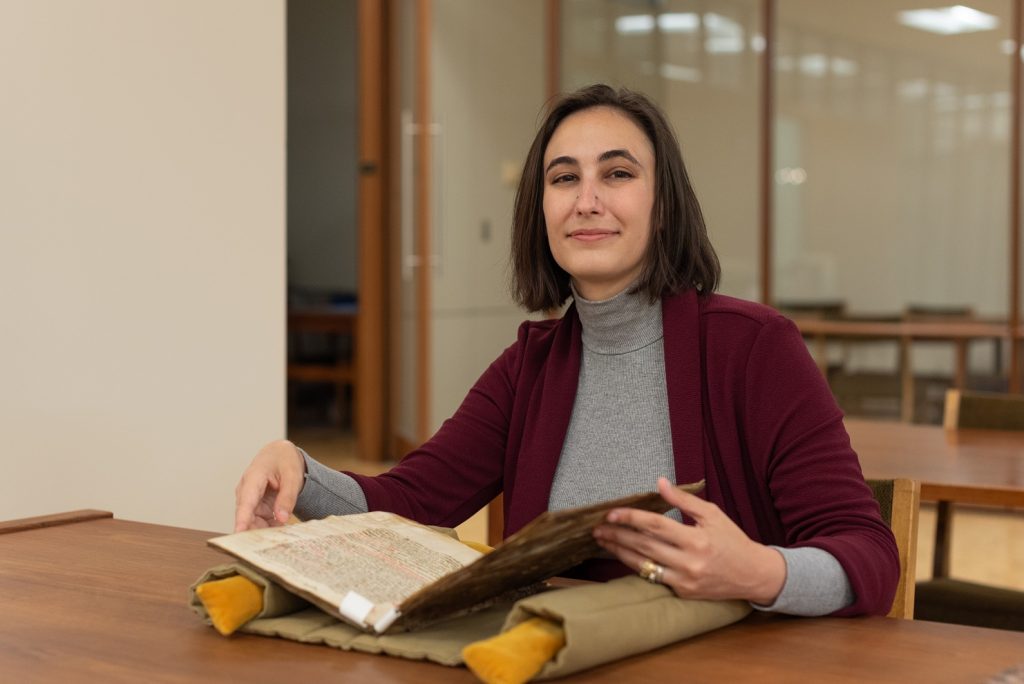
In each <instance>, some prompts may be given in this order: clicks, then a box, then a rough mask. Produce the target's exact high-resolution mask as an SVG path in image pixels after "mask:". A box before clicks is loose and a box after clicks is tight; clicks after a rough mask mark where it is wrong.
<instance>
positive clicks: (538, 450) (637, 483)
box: [236, 85, 899, 615]
mask: <svg viewBox="0 0 1024 684" xmlns="http://www.w3.org/2000/svg"><path fill="white" fill-rule="evenodd" d="M512 263H513V271H514V272H513V295H514V297H515V298H516V300H517V301H518V302H519V303H520V304H522V305H523V306H524V307H525V308H526V309H528V310H530V311H539V310H545V309H552V308H555V307H558V306H560V305H561V304H563V303H564V302H565V301H566V300H567V299H568V298H570V297H571V298H572V299H573V300H574V301H573V304H572V306H570V307H569V308H568V310H567V311H566V313H565V314H564V316H563V317H562V318H561V319H558V320H546V321H541V322H526V323H524V324H523V325H522V326H521V327H520V330H519V337H518V340H517V341H516V343H515V344H513V345H512V346H511V347H509V348H508V349H507V350H505V352H504V353H503V354H502V355H501V356H500V357H499V358H498V359H497V360H496V361H495V362H494V363H492V364H491V366H490V367H489V368H488V369H487V371H485V372H484V374H483V375H482V376H481V377H480V379H479V380H478V381H477V383H476V384H475V385H474V387H473V388H472V389H471V390H470V392H469V395H468V396H467V397H466V399H465V400H464V402H463V403H462V405H461V406H460V408H459V409H458V411H456V413H455V415H454V416H453V417H452V418H450V419H449V420H447V421H445V423H444V424H443V425H442V426H441V428H440V430H438V432H437V434H436V435H434V437H433V438H431V439H430V440H429V441H428V442H427V443H426V444H424V445H423V446H422V447H420V448H419V449H417V450H415V451H413V452H412V453H410V454H409V455H408V456H406V458H405V459H403V460H402V462H401V463H400V464H398V465H397V466H396V467H395V468H393V469H392V470H391V471H389V472H388V473H385V474H383V475H380V476H378V477H366V476H360V475H351V474H343V473H337V472H334V471H331V470H329V469H327V468H325V467H324V466H322V465H320V464H319V463H317V462H316V461H314V460H313V459H311V458H309V457H308V456H307V455H305V454H304V453H302V452H301V451H300V450H298V449H297V448H296V447H294V445H292V444H291V443H289V442H286V441H279V442H274V443H272V444H270V445H267V446H266V447H264V449H263V450H261V451H260V453H259V454H257V456H256V458H255V459H254V460H253V463H252V465H250V467H249V468H248V470H246V472H245V474H244V475H243V476H242V480H241V482H240V483H239V486H238V489H237V490H236V501H237V507H236V529H239V530H241V529H248V528H250V527H257V526H263V525H274V524H281V523H282V522H283V521H285V520H287V518H288V515H289V514H290V513H292V511H293V505H294V512H295V513H296V514H297V515H299V516H300V517H304V518H308V517H321V516H324V515H328V514H339V513H350V512H358V511H365V510H389V511H393V512H395V513H398V514H401V515H404V516H406V517H409V518H412V519H414V520H418V521H420V522H424V523H428V524H435V525H446V526H454V525H456V524H458V523H461V522H462V521H464V520H465V519H466V518H468V517H469V516H470V515H472V514H473V513H474V512H476V511H477V510H478V509H480V508H481V507H482V506H484V505H485V504H487V502H489V501H490V500H491V499H492V498H494V497H495V496H496V495H497V494H498V493H500V492H504V494H505V496H504V506H505V534H506V536H507V535H509V534H511V533H513V532H515V531H516V530H518V529H519V528H521V527H522V526H523V525H525V524H526V523H527V522H529V521H530V520H532V519H533V518H534V517H535V516H536V515H538V514H540V513H541V512H543V511H544V510H547V509H559V508H566V507H571V506H577V505H584V504H587V503H593V502H595V501H599V500H606V499H610V498H614V497H617V496H621V495H625V494H629V493H635V492H638V491H647V490H649V489H650V488H651V487H652V485H653V484H654V483H655V482H658V487H659V489H660V491H661V493H662V495H663V496H664V497H665V499H666V500H667V501H668V502H669V503H671V504H672V505H673V506H675V507H677V508H678V509H679V510H680V511H681V512H682V513H683V514H684V515H685V516H687V517H688V518H689V519H691V520H692V521H693V522H694V524H692V525H689V524H683V523H682V522H679V521H678V520H674V519H672V518H671V517H667V516H660V515H656V514H651V513H646V512H641V511H635V510H618V511H614V512H612V513H611V514H610V515H609V519H608V524H606V525H602V526H600V527H599V528H598V529H597V530H596V531H595V536H596V537H597V539H598V541H599V542H600V543H601V544H602V546H603V547H604V548H605V549H607V550H608V551H610V552H611V553H612V554H614V556H615V557H616V558H617V559H618V560H595V561H592V562H590V563H588V564H586V565H585V566H584V567H581V568H580V569H579V574H580V575H582V576H584V577H589V578H592V579H608V578H611V577H615V576H618V575H621V574H624V573H626V572H629V571H636V572H640V573H641V574H642V575H643V576H645V577H647V578H649V579H651V580H652V581H661V582H664V583H665V584H666V585H668V586H669V587H671V588H672V589H673V590H674V591H675V592H676V593H677V594H678V595H680V596H685V597H695V598H738V599H745V600H747V601H750V602H751V603H752V604H753V605H754V606H755V607H757V608H762V609H766V610H775V611H781V612H787V613H792V614H799V615H820V614H829V613H835V614H841V615H845V614H861V613H885V612H886V611H887V610H888V609H889V607H890V605H891V603H892V598H893V595H894V593H895V589H896V584H897V578H898V574H899V560H898V556H897V551H896V546H895V542H894V540H893V537H892V534H891V533H890V531H889V529H888V527H887V526H886V525H885V524H884V523H883V522H882V520H881V518H880V516H879V512H878V506H877V505H876V504H875V502H874V500H873V498H872V496H871V492H870V490H869V489H868V487H867V486H866V485H865V483H864V480H863V477H862V475H861V471H860V466H859V463H858V461H857V457H856V454H854V452H853V451H852V449H851V447H850V442H849V438H848V437H847V435H846V432H845V429H844V427H843V423H842V414H841V412H840V411H839V409H838V407H837V406H836V404H835V401H834V400H833V398H832V395H831V393H830V392H829V390H828V387H827V386H826V384H825V382H824V380H823V379H822V377H821V374H820V373H819V372H818V370H817V368H816V366H815V365H814V363H813V362H812V360H811V359H810V357H809V355H808V353H807V350H806V347H805V346H804V343H803V340H802V338H801V336H800V334H799V332H798V331H797V329H796V328H795V326H794V325H793V324H792V323H791V322H789V321H788V320H786V319H785V318H783V317H782V316H780V315H779V314H778V313H777V312H775V311H773V310H771V309H769V308H767V307H764V306H760V305H757V304H752V303H749V302H743V301H739V300H736V299H732V298H729V297H724V296H720V295H715V294H713V291H714V289H715V287H716V286H717V283H718V277H719V266H718V260H717V257H716V256H715V253H714V250H713V249H712V247H711V244H710V242H709V241H708V237H707V231H706V229H705V226H704V220H703V217H702V215H701V211H700V207H699V204H698V203H697V199H696V197H695V195H694V192H693V189H692V188H691V186H690V182H689V179H688V177H687V174H686V170H685V167H684V165H683V161H682V157H681V155H680V151H679V146H678V143H677V142H676V139H675V136H674V135H673V133H672V130H671V127H670V126H669V124H668V123H667V121H666V119H665V117H664V115H663V114H662V112H660V110H658V108H657V107H656V106H655V105H653V104H652V103H651V102H650V101H649V100H648V99H647V98H645V97H644V96H642V95H640V94H637V93H633V92H630V91H626V90H620V91H616V90H613V89H612V88H609V87H607V86H603V85H596V86H591V87H588V88H584V89H582V90H580V91H577V92H575V93H572V94H570V95H568V96H565V97H563V98H562V99H560V100H559V101H558V102H557V103H556V104H555V106H554V107H553V109H552V110H551V112H550V113H549V114H548V116H547V117H546V119H545V121H544V123H543V124H542V126H541V129H540V131H539V132H538V134H537V137H536V139H535V140H534V142H533V145H532V147H531V149H530V152H529V155H528V158H527V161H526V164H525V168H524V171H523V175H522V178H521V181H520V185H519V190H518V192H517V195H516V201H515V211H514V217H513V245H512ZM304 478H305V481H304ZM700 479H705V480H706V482H707V487H706V490H705V492H704V493H703V498H698V497H695V496H692V495H687V494H682V493H679V492H678V491H676V490H674V489H673V488H671V487H670V486H669V484H668V482H669V481H671V482H693V481H697V480H700ZM296 498H297V499H298V501H297V504H296Z"/></svg>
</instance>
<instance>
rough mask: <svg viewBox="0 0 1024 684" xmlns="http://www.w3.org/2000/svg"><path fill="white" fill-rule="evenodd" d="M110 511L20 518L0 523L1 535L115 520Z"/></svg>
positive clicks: (85, 511) (74, 512) (84, 510)
mask: <svg viewBox="0 0 1024 684" xmlns="http://www.w3.org/2000/svg"><path fill="white" fill-rule="evenodd" d="M113 517H114V514H113V513H111V512H110V511H100V510H96V509H92V508H84V509H81V510H77V511H67V512H64V513H51V514H50V515H39V516H36V517H34V518H19V519H17V520H2V521H0V534H10V533H12V532H25V531H27V530H38V529H40V528H42V527H53V526H55V525H71V524H73V523H80V522H87V521H89V520H102V519H104V518H113Z"/></svg>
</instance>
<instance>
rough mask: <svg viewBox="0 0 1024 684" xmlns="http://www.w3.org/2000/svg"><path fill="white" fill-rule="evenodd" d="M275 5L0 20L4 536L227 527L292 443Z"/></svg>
mask: <svg viewBox="0 0 1024 684" xmlns="http://www.w3.org/2000/svg"><path fill="white" fill-rule="evenodd" d="M284 49H285V46H284V5H283V2H282V1H281V0H260V1H259V2H254V1H252V0H147V2H137V1H136V0H92V1H90V2H79V1H76V0H5V1H4V2H3V3H0V100H2V101H3V106H2V107H0V160H2V161H0V312H2V313H0V440H2V441H0V444H2V451H0V463H2V465H3V469H2V474H0V519H9V518H15V517H24V516H32V515H40V514H45V513H50V512H56V511H61V510H69V509H74V508H84V507H92V508H102V509H106V510H111V511H113V512H114V513H115V515H116V516H118V517H120V518H127V519H136V520H144V521H150V522H159V523H167V524H174V525H183V526H190V527H198V528H203V529H208V530H227V529H229V528H230V525H231V519H232V510H233V488H234V484H235V482H236V480H237V478H238V475H239V474H240V472H241V470H242V469H243V467H244V466H245V464H246V463H248V461H249V460H250V459H251V457H252V455H253V454H254V453H255V451H256V449H257V448H258V447H259V445H260V444H262V443H263V442H265V441H267V440H269V439H271V438H274V437H277V436H280V435H282V434H283V433H284V418H285V410H284V397H285V392H284V295H285V283H284V277H285V273H284V261H285V254H284V241H285V231H284V211H285V207H284V192H285V182H284V181H285V176H284V164H285V160H284V153H285V148H284V142H285V92H284V86H285V78H284V66H285V64H284Z"/></svg>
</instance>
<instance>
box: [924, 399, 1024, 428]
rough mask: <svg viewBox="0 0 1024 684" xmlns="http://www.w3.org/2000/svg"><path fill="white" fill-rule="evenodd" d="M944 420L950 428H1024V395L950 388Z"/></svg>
mask: <svg viewBox="0 0 1024 684" xmlns="http://www.w3.org/2000/svg"><path fill="white" fill-rule="evenodd" d="M942 424H943V426H944V427H945V428H946V429H947V430H957V429H970V430H1024V395H1019V394H1000V393H997V392H966V391H963V390H956V389H951V390H948V391H947V392H946V406H945V412H944V413H943V417H942Z"/></svg>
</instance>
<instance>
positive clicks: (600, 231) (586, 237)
mask: <svg viewBox="0 0 1024 684" xmlns="http://www.w3.org/2000/svg"><path fill="white" fill-rule="evenodd" d="M614 235H618V231H617V230H607V229H604V228H584V229H581V230H574V231H572V232H571V233H569V237H570V238H572V239H573V240H579V241H581V242H596V241H597V240H604V239H605V238H610V237H612V236H614Z"/></svg>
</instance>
